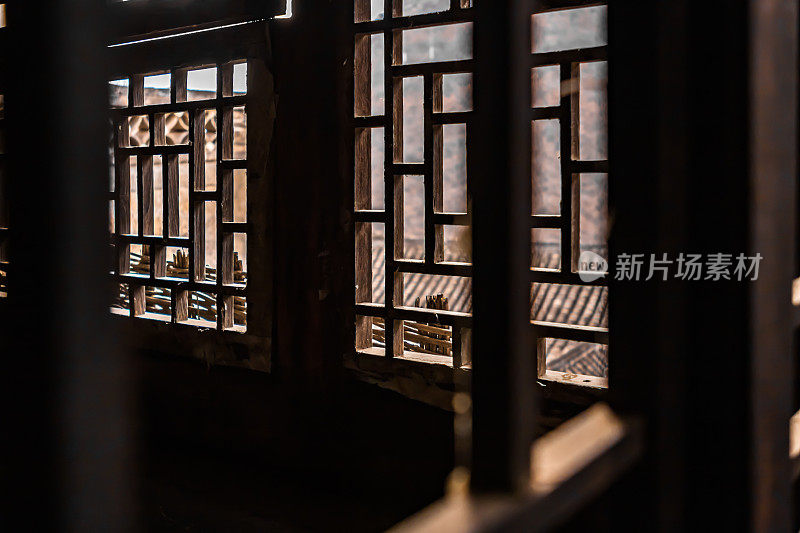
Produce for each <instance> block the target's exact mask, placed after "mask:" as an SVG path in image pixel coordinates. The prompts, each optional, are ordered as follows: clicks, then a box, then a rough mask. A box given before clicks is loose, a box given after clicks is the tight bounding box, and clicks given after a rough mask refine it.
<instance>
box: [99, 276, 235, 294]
mask: <svg viewBox="0 0 800 533" xmlns="http://www.w3.org/2000/svg"><path fill="white" fill-rule="evenodd" d="M112 278H113V279H114V281H116V282H118V283H130V284H140V285H144V284H146V285H147V286H149V287H159V288H162V289H179V290H189V291H200V292H206V293H209V294H216V293H221V294H226V295H232V296H246V295H247V292H248V291H247V287H246V286H244V285H223V286H221V287H220V286H218V285H217V284H216V283H215V282H211V281H205V282H200V281H194V282H193V281H187V280H186V279H180V278H170V277H163V278H156V279H151V278H150V276H149V275H143V274H116V275H114V276H112Z"/></svg>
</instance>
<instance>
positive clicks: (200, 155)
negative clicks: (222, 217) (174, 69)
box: [189, 111, 206, 281]
mask: <svg viewBox="0 0 800 533" xmlns="http://www.w3.org/2000/svg"><path fill="white" fill-rule="evenodd" d="M189 122H190V124H189V142H190V143H191V144H192V153H191V155H190V156H189V210H190V216H191V221H190V224H189V231H190V233H189V239H190V240H191V241H192V247H191V248H189V268H190V274H189V277H190V279H191V280H192V281H199V280H202V279H204V278H205V265H206V256H205V240H206V237H205V235H206V215H205V202H202V201H198V200H197V195H196V191H201V190H203V189H205V183H206V181H205V162H206V155H205V141H204V140H205V111H194V112H192V111H190V112H189Z"/></svg>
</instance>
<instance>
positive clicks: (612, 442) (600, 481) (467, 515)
mask: <svg viewBox="0 0 800 533" xmlns="http://www.w3.org/2000/svg"><path fill="white" fill-rule="evenodd" d="M641 451H642V427H641V424H640V423H639V422H638V421H636V420H623V419H621V418H619V417H618V416H617V415H616V414H615V413H614V412H613V411H612V410H611V409H610V408H609V407H608V406H607V405H605V404H602V403H599V404H595V405H594V406H593V407H591V408H589V409H587V410H586V411H584V412H583V413H581V414H580V415H578V416H576V417H575V418H573V419H571V420H569V421H568V422H565V423H564V424H563V425H562V426H560V427H559V428H557V429H555V430H553V431H551V432H550V433H548V434H546V435H545V436H543V437H541V438H539V439H538V440H537V441H536V442H535V443H534V445H533V447H532V449H531V456H532V469H533V472H532V477H531V486H530V490H529V491H528V492H527V493H525V494H522V495H516V496H512V495H497V496H472V495H469V494H466V493H463V492H462V493H458V494H450V495H448V496H447V497H446V498H445V499H443V500H441V501H439V502H437V503H435V504H433V505H432V506H430V507H428V508H427V509H424V510H423V511H421V512H420V513H418V514H417V515H414V516H412V517H411V518H409V519H407V520H405V521H403V522H402V523H400V524H399V525H397V526H395V527H394V528H393V529H391V530H390V531H393V532H395V533H411V532H413V533H428V532H430V533H439V532H442V533H456V532H458V533H461V532H464V533H466V532H488V531H509V530H511V531H526V532H531V533H533V532H537V531H546V530H550V529H552V528H553V527H554V526H557V525H558V524H559V523H560V522H561V521H562V520H564V519H565V518H567V517H569V516H570V515H571V514H572V513H574V512H575V511H577V510H579V509H580V508H581V507H582V506H583V505H585V504H587V503H589V502H590V501H592V499H593V498H595V497H596V496H597V495H598V494H600V493H602V491H604V490H606V489H607V488H608V487H609V486H610V485H611V484H612V483H613V482H614V481H615V480H616V479H617V478H618V477H619V476H620V475H621V474H622V473H623V472H624V471H626V470H627V469H628V468H629V467H630V466H631V465H633V464H634V463H635V462H636V461H637V460H638V458H639V456H640V455H641Z"/></svg>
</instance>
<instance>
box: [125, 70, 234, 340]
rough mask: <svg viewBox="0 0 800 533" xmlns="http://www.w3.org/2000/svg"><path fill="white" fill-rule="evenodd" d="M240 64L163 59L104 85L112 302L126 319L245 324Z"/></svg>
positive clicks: (228, 326)
mask: <svg viewBox="0 0 800 533" xmlns="http://www.w3.org/2000/svg"><path fill="white" fill-rule="evenodd" d="M246 68H247V62H246V61H245V60H241V61H228V62H221V63H215V64H212V65H196V66H193V67H181V68H174V67H173V68H171V69H170V70H169V71H167V72H155V73H146V74H143V73H134V74H132V75H131V76H129V77H127V78H123V79H121V80H115V81H114V82H112V83H111V84H110V92H111V108H112V123H113V131H114V137H113V168H114V173H113V176H114V180H113V190H112V200H111V210H112V211H113V215H114V216H113V218H112V220H111V226H112V227H111V230H112V235H113V240H114V243H115V245H116V256H117V261H116V265H115V273H116V275H117V279H118V281H119V282H120V284H121V287H123V288H125V289H127V291H122V290H121V291H120V298H119V299H118V301H117V302H116V303H115V307H117V308H123V309H127V310H128V311H129V312H130V314H131V315H132V316H143V317H148V318H157V319H163V320H168V321H172V322H185V323H187V324H194V325H198V326H205V327H216V328H218V329H235V330H242V331H244V330H246V324H247V299H246V295H247V292H246V291H247V233H248V225H247V222H246V208H247V179H246V174H247V158H246V146H247V133H246V128H247V118H246V113H245V108H246V106H247V103H248V98H247V82H246ZM237 175H238V176H237ZM237 178H238V179H237ZM234 185H238V186H239V188H236V187H235V186H234ZM237 211H238V213H237ZM237 219H239V220H243V221H241V222H240V221H236V220H237Z"/></svg>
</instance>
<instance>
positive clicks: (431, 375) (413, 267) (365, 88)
mask: <svg viewBox="0 0 800 533" xmlns="http://www.w3.org/2000/svg"><path fill="white" fill-rule="evenodd" d="M350 4H351V5H350V7H351V8H352V11H351V13H352V14H354V17H352V18H351V20H354V22H353V23H352V26H351V28H350V31H349V32H345V34H346V35H347V36H348V38H349V39H350V41H349V43H348V46H349V48H350V50H351V55H350V57H352V58H353V61H352V63H348V65H349V66H350V68H349V69H346V71H345V73H344V74H343V75H344V76H345V79H344V83H343V86H344V87H346V91H347V96H348V100H347V106H346V111H347V117H348V119H347V120H346V128H345V130H344V133H343V135H344V136H345V138H346V139H349V141H348V143H347V144H346V145H345V146H346V151H347V152H346V154H345V155H346V157H347V159H346V165H347V166H346V168H347V169H348V172H349V175H348V183H349V184H350V188H351V191H352V196H350V197H348V199H347V209H348V211H349V212H350V213H351V215H352V220H353V233H352V240H351V242H353V243H354V247H353V248H351V251H352V252H351V254H350V257H352V258H353V260H354V262H355V264H354V265H353V269H352V271H353V272H355V276H354V278H353V282H352V284H351V285H350V286H352V287H357V289H356V291H357V294H356V301H357V302H359V301H363V300H371V298H368V297H367V294H366V293H367V292H369V293H370V294H371V287H372V284H371V281H372V272H371V270H370V271H369V272H367V271H366V270H367V268H369V269H371V265H372V261H371V253H372V252H371V246H369V245H368V244H369V242H367V241H366V239H367V238H369V236H368V235H364V234H363V231H359V229H358V227H359V226H360V225H361V226H367V227H368V226H369V225H370V224H371V223H383V224H384V227H385V235H386V241H385V245H384V248H385V250H384V253H386V254H387V255H386V261H385V266H384V268H385V278H384V279H385V280H390V279H393V277H394V276H395V273H399V274H400V276H402V274H403V273H408V272H411V273H424V274H441V275H461V276H469V277H470V278H472V274H473V271H472V269H473V266H472V263H470V264H468V265H457V266H454V265H448V264H445V263H441V262H438V261H435V260H434V258H437V257H439V256H438V255H437V252H439V247H440V246H441V241H440V239H441V236H440V235H438V233H437V232H436V230H435V228H436V226H437V225H440V224H445V223H446V224H457V225H464V226H470V225H471V223H472V216H473V215H472V212H471V207H470V206H471V204H472V202H471V201H469V198H471V195H472V193H473V191H472V188H473V185H472V183H473V181H474V179H475V177H474V173H475V169H474V165H472V164H471V163H470V159H471V157H472V155H471V154H472V152H473V151H474V143H475V142H479V141H477V140H476V139H477V136H478V132H475V131H474V127H475V126H474V124H473V123H474V117H475V113H476V112H477V106H478V105H480V104H479V102H478V101H477V98H476V97H475V95H473V109H472V110H471V111H468V112H458V113H440V112H438V108H437V106H436V101H435V95H436V94H437V93H436V83H435V78H436V76H437V75H440V74H442V73H444V74H449V73H466V72H468V73H471V74H473V80H474V79H475V76H479V75H480V73H481V70H482V68H483V65H482V63H481V60H480V58H478V57H477V56H476V52H477V51H476V50H475V49H473V56H472V57H471V58H470V59H468V60H461V61H449V62H441V63H437V62H430V63H422V64H411V65H397V64H395V63H398V62H399V61H398V60H397V58H396V57H393V55H392V54H393V50H394V49H396V48H397V47H396V45H395V43H396V41H395V39H396V38H397V36H398V34H399V33H400V32H401V31H402V30H404V29H411V28H422V27H431V26H444V25H447V24H456V23H464V22H470V23H472V24H473V32H475V33H477V32H479V31H480V28H479V25H480V21H479V20H477V15H476V13H477V11H476V9H475V7H469V2H463V1H462V0H452V1H451V3H450V7H449V9H448V10H447V11H443V12H437V13H425V14H420V15H410V16H400V15H399V13H400V11H399V6H400V5H401V3H400V1H399V0H384V13H395V14H397V15H396V16H394V17H384V18H383V19H380V20H368V19H369V18H370V7H371V6H370V2H368V1H365V0H353V1H352V3H350ZM596 5H606V3H605V2H591V1H586V0H574V1H561V2H541V3H538V4H537V8H536V9H535V10H533V11H531V15H533V14H534V13H540V12H545V11H554V10H561V9H574V8H581V7H591V6H596ZM529 28H530V25H529ZM529 32H530V30H529ZM375 34H382V35H383V38H384V58H383V65H382V68H384V69H385V71H384V72H385V78H384V84H385V102H386V104H385V107H384V114H383V115H377V116H375V115H373V114H372V112H371V108H370V106H371V103H370V91H369V87H370V36H371V35H375ZM529 42H530V33H529ZM528 50H529V68H532V67H534V66H540V65H550V64H556V65H559V66H564V65H569V66H570V68H568V69H566V70H564V72H563V73H562V75H568V76H571V74H572V65H579V64H580V63H583V62H589V61H604V60H607V45H603V46H599V47H596V48H591V49H578V50H567V51H564V52H549V53H532V52H530V46H529V48H528ZM359 57H360V58H363V59H361V60H360V61H359ZM365 60H366V61H365ZM386 65H390V66H389V67H388V68H387V67H386ZM357 72H359V73H360V74H357ZM410 75H415V76H418V75H422V76H424V80H425V81H424V91H425V93H424V100H423V106H424V117H425V119H424V121H425V123H424V132H425V134H424V135H425V138H424V146H425V150H424V151H425V157H424V161H425V162H424V163H421V164H413V163H411V164H409V163H398V162H396V161H395V159H396V155H397V152H396V148H395V146H394V143H393V142H392V140H393V137H394V136H395V134H396V133H398V132H397V131H396V127H397V126H396V122H397V120H395V119H394V117H396V116H397V110H394V112H388V113H387V111H390V110H392V109H393V107H395V106H397V105H400V106H402V98H400V99H399V101H398V100H397V99H395V96H396V95H397V92H396V91H395V88H394V84H393V79H395V78H397V79H402V78H403V77H405V76H410ZM473 83H474V81H473ZM401 90H402V89H401ZM401 94H402V93H401ZM574 98H577V96H575V97H574ZM572 100H573V98H570V97H568V96H567V95H563V94H562V98H561V104H560V105H559V106H557V107H554V108H547V109H546V110H544V111H543V110H542V109H536V108H533V107H531V106H530V105H529V107H530V120H531V121H532V120H534V119H535V118H544V115H542V113H545V114H546V113H554V118H558V119H559V122H564V123H566V124H567V127H566V128H563V129H562V133H561V138H562V142H563V140H564V139H565V136H566V139H567V140H568V141H570V142H572V139H573V134H572V129H575V130H576V131H577V127H576V126H577V122H576V115H577V113H578V109H577V104H576V103H573V102H572ZM401 113H402V107H401ZM401 116H402V115H401ZM446 123H466V124H467V194H468V202H467V205H468V213H467V214H455V213H442V212H439V211H440V210H438V209H436V205H435V204H434V202H436V200H435V199H436V198H441V196H440V195H439V196H436V195H435V194H433V193H434V192H435V191H438V190H439V187H441V175H437V173H436V172H435V171H434V168H433V165H432V164H431V160H430V159H429V155H431V154H432V149H433V143H434V142H435V140H434V139H435V135H434V134H433V127H434V126H440V125H441V124H446ZM370 128H383V129H384V143H385V145H384V157H385V165H384V174H383V179H384V194H385V198H384V210H376V209H372V208H371V203H370V202H371V198H370V197H369V195H370V180H371V174H370V165H369V160H367V162H366V163H365V162H364V161H363V160H362V161H359V160H358V159H359V157H360V156H359V153H361V154H363V153H365V152H366V155H367V157H369V142H370V140H369V139H366V140H365V137H368V132H369V130H370ZM400 128H401V129H400V132H399V133H402V126H401V127H400ZM363 132H366V133H367V135H363V134H362V135H359V134H360V133H363ZM529 135H530V134H529ZM530 141H531V139H530V137H528V146H529V147H530ZM565 145H569V143H565ZM365 146H366V150H365ZM528 153H529V154H530V148H528ZM359 166H360V168H361V170H362V172H359V171H358V170H357V169H358V168H359ZM561 167H562V191H563V190H565V188H567V187H568V189H567V191H568V194H567V195H566V196H564V197H565V198H576V199H575V200H573V201H572V202H566V203H570V204H575V203H579V191H580V189H579V188H573V186H572V183H571V180H570V179H567V178H565V177H569V176H571V175H572V174H573V173H582V172H603V173H606V174H607V173H608V161H607V160H603V161H572V160H565V158H562V162H561ZM530 172H531V171H529V172H528V181H529V182H530V181H531V179H532V176H531V174H530ZM402 174H410V175H423V176H424V183H425V193H426V194H425V261H424V262H419V261H408V260H402V259H394V257H395V256H396V255H398V242H399V251H400V254H399V255H402V240H400V241H398V239H397V237H396V235H395V232H394V229H395V228H396V226H397V224H398V222H399V223H400V224H402V210H400V211H399V214H398V210H397V209H396V207H397V205H398V203H399V205H400V206H401V209H402V201H403V192H402V189H401V190H399V191H398V190H396V189H395V187H394V185H395V181H394V176H395V175H402ZM562 194H563V193H562ZM530 197H531V196H530V194H529V195H528V198H530ZM529 201H530V200H529ZM529 212H532V211H531V209H530V208H529ZM579 212H580V211H579V206H576V207H572V205H570V206H569V208H568V210H562V213H561V215H560V216H555V217H537V216H532V215H531V216H530V217H529V221H530V228H541V227H555V228H559V229H561V230H562V232H563V233H562V235H572V234H573V232H577V231H578V230H577V225H573V224H572V222H573V221H574V220H575V219H576V218H577V217H578V216H579ZM392 214H393V216H392ZM401 237H402V235H401ZM365 243H366V244H365ZM577 247H578V241H577V238H576V239H570V240H568V239H564V240H562V254H563V257H567V258H570V259H569V262H567V261H564V262H563V263H562V267H565V268H564V269H563V270H562V271H560V272H542V271H540V270H536V269H534V268H530V274H529V278H530V282H531V283H533V282H542V283H562V284H563V283H568V284H571V285H581V286H607V285H608V282H607V281H608V280H607V277H603V278H600V279H598V280H596V281H593V282H589V283H586V282H583V281H582V280H580V278H579V276H578V273H577V271H576V269H575V268H566V267H571V266H572V265H573V262H574V263H577V255H578V254H577V253H574V252H573V249H577ZM564 248H566V252H564ZM392 249H393V250H395V253H394V254H391V253H388V252H389V251H390V250H392ZM356 265H360V267H359V268H358V269H357V268H356ZM388 287H389V285H388V283H387V290H386V291H385V301H384V303H355V305H354V306H353V312H352V314H350V315H348V324H346V325H347V327H349V328H353V329H352V330H351V331H353V344H352V346H353V347H354V348H353V349H352V350H351V351H350V352H348V353H346V354H345V366H346V367H347V368H348V369H349V370H350V371H351V372H352V373H354V375H355V376H356V377H357V378H358V379H361V380H363V381H367V382H369V383H373V384H377V385H379V386H381V387H385V388H389V389H392V390H395V391H398V392H401V393H402V394H404V395H407V396H409V397H412V398H415V399H418V400H422V401H425V402H427V403H431V404H434V405H438V406H441V407H444V408H447V409H452V396H453V392H454V391H455V390H459V389H461V390H466V389H467V388H469V383H470V379H471V371H472V368H471V362H470V361H466V360H461V358H460V353H458V354H457V353H456V348H455V347H456V346H458V347H459V348H460V341H459V340H458V337H459V335H458V333H456V332H460V330H461V328H465V329H466V328H471V327H472V317H471V316H470V315H468V314H462V313H454V312H441V311H437V312H435V313H434V312H432V311H427V310H422V309H416V308H408V307H398V306H397V305H396V303H395V300H396V299H397V298H398V295H399V297H400V298H402V294H403V288H402V282H400V284H399V286H398V283H397V282H395V285H394V287H393V289H394V290H391V291H390V290H388ZM358 291H361V292H360V293H358ZM434 315H435V318H434ZM372 317H379V318H381V319H383V320H384V323H387V319H388V321H393V322H394V327H393V328H386V330H385V331H386V346H391V349H389V350H385V349H384V348H370V347H367V339H371V336H368V335H367V334H368V333H369V329H370V328H371V318H372ZM359 319H361V322H359ZM403 320H414V321H424V322H437V323H440V324H443V325H446V326H451V327H453V331H454V332H453V345H454V349H453V359H452V362H451V361H447V360H445V358H442V357H436V356H432V357H426V356H425V355H424V354H420V355H410V354H409V352H404V351H403V350H402V337H401V334H402V333H403V326H402V322H403ZM530 323H531V330H532V332H533V334H534V335H536V336H538V337H540V338H541V339H542V343H543V342H544V338H556V339H567V340H575V341H584V342H592V343H601V344H608V328H601V327H589V326H572V325H566V324H550V323H544V322H535V321H531V322H530ZM398 339H399V342H398ZM369 344H370V346H371V342H370V343H369ZM539 344H541V343H537V350H536V358H537V366H536V368H537V375H538V379H539V380H540V381H541V382H543V383H544V384H545V385H546V386H545V387H542V389H543V391H542V394H543V396H544V397H545V398H548V399H552V400H555V401H565V402H568V403H576V404H580V405H588V404H591V403H592V402H594V401H597V400H598V399H602V398H605V397H606V395H607V391H608V379H607V378H598V377H593V376H578V377H577V378H575V376H574V375H571V374H566V373H560V372H554V371H547V370H546V368H545V355H546V354H545V353H544V350H543V349H542V348H539ZM573 378H575V379H573ZM409 380H410V382H411V383H415V384H416V385H414V386H409Z"/></svg>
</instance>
